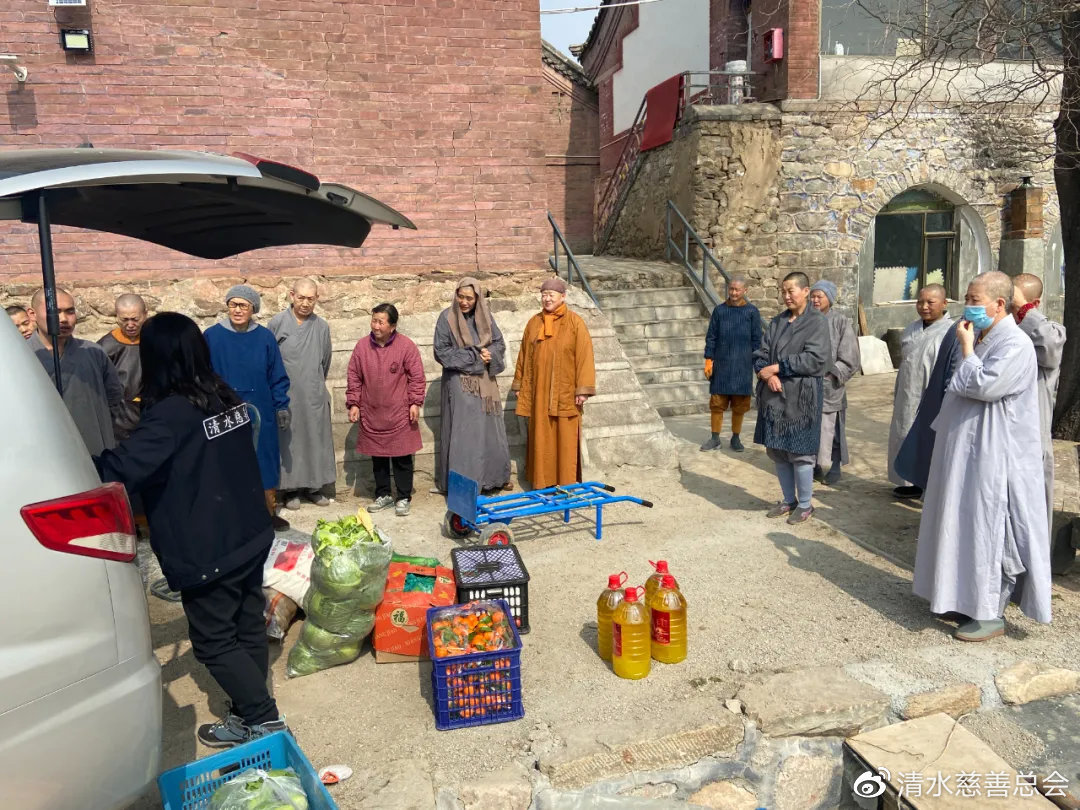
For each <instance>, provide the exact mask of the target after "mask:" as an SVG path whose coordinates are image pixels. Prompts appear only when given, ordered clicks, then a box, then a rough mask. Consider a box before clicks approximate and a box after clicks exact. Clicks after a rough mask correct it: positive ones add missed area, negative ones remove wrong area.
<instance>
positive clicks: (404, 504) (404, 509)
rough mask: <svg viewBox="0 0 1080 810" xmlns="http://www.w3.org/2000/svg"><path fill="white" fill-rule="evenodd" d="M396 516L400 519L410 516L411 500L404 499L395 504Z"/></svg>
mask: <svg viewBox="0 0 1080 810" xmlns="http://www.w3.org/2000/svg"><path fill="white" fill-rule="evenodd" d="M394 514H395V515H397V516H398V517H405V516H406V515H407V514H409V499H408V498H402V499H401V500H400V501H398V502H397V503H396V504H394Z"/></svg>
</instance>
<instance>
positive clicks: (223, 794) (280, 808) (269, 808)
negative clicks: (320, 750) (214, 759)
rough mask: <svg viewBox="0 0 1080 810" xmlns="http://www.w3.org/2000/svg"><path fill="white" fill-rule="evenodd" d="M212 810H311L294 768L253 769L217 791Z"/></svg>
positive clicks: (212, 800)
mask: <svg viewBox="0 0 1080 810" xmlns="http://www.w3.org/2000/svg"><path fill="white" fill-rule="evenodd" d="M210 810H308V799H307V794H306V793H304V786H303V785H302V784H301V782H300V777H299V776H297V774H296V771H294V770H292V768H280V769H275V770H272V771H261V770H258V769H255V768H252V769H250V770H247V771H243V772H242V773H239V774H237V775H236V776H234V777H233V778H232V779H230V780H229V781H228V782H226V783H225V784H223V785H222V786H221V787H219V788H218V789H217V790H215V791H214V795H213V796H211V797H210Z"/></svg>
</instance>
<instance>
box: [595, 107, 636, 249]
mask: <svg viewBox="0 0 1080 810" xmlns="http://www.w3.org/2000/svg"><path fill="white" fill-rule="evenodd" d="M645 101H646V100H645V98H642V99H641V104H640V105H639V106H638V111H637V115H635V116H634V123H632V124H631V125H630V129H628V130H627V131H626V138H625V139H624V140H623V148H622V152H620V153H619V160H618V161H617V162H616V164H615V168H614V169H613V170H612V172H611V176H610V177H608V182H607V185H606V186H604V191H603V192H602V193H601V194H600V200H599V202H598V203H597V205H596V247H595V249H594V252H596V253H600V252H601V251H603V249H604V248H605V247H606V246H607V241H608V239H609V238H610V237H611V232H612V231H613V230H614V229H615V220H616V217H615V214H616V213H617V212H618V210H619V208H621V207H622V201H623V198H624V197H625V196H626V191H627V190H628V189H629V188H630V185H631V184H632V183H633V180H634V176H636V175H637V170H638V167H639V165H640V161H639V160H638V157H639V156H640V155H641V135H642V133H643V132H644V131H645V116H646V114H647V112H648V110H647V108H646V104H645Z"/></svg>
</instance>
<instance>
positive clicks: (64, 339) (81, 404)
mask: <svg viewBox="0 0 1080 810" xmlns="http://www.w3.org/2000/svg"><path fill="white" fill-rule="evenodd" d="M56 308H57V310H59V316H60V332H59V335H58V336H57V338H56V343H57V346H59V347H60V377H61V381H62V383H63V389H64V404H65V405H67V409H68V412H69V413H70V414H71V418H72V420H74V422H75V427H77V428H78V429H79V434H80V435H81V436H82V439H83V442H84V443H85V444H86V449H87V450H89V451H90V455H92V456H99V455H101V453H102V452H103V451H105V450H109V449H111V448H113V447H116V436H115V434H114V433H113V424H114V423H115V422H116V421H117V420H118V418H119V417H120V416H121V415H122V413H123V409H124V386H123V385H121V384H120V377H119V376H118V375H117V373H116V369H115V368H114V367H113V364H112V363H111V362H110V361H109V356H108V355H107V354H105V350H104V349H102V348H101V347H100V346H98V345H97V344H96V343H93V342H91V341H89V340H80V339H79V338H77V337H75V336H74V332H75V324H76V323H78V320H79V318H78V314H77V313H76V311H75V299H74V298H72V297H71V295H70V294H68V293H67V292H66V291H65V290H62V289H59V288H57V290H56ZM29 311H30V312H31V313H33V315H34V320H35V322H36V325H37V337H35V338H31V339H30V346H31V347H32V348H33V349H34V354H35V355H37V358H38V360H40V361H41V365H43V366H44V367H45V371H46V372H48V374H49V378H50V379H51V380H52V381H53V383H54V384H55V383H56V377H55V371H54V366H53V345H52V339H51V338H50V336H49V330H48V326H47V325H46V317H45V293H44V292H43V291H42V290H38V291H37V293H35V294H34V299H33V301H32V302H31V304H30V310H29Z"/></svg>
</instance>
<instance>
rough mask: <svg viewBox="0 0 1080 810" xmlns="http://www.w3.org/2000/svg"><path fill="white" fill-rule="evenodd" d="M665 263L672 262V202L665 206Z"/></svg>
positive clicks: (669, 201)
mask: <svg viewBox="0 0 1080 810" xmlns="http://www.w3.org/2000/svg"><path fill="white" fill-rule="evenodd" d="M664 261H665V262H670V261H671V200H668V201H667V205H665V206H664Z"/></svg>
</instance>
